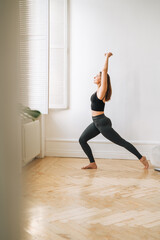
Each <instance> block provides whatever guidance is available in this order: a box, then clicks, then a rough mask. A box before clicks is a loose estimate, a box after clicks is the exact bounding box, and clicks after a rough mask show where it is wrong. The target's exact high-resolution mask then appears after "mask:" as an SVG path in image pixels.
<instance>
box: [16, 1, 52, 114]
mask: <svg viewBox="0 0 160 240" xmlns="http://www.w3.org/2000/svg"><path fill="white" fill-rule="evenodd" d="M19 13H20V14H19V21H20V94H19V96H20V100H19V101H20V103H22V104H23V105H25V106H28V107H30V108H31V109H36V110H39V111H40V112H41V113H42V114H48V104H49V103H48V98H49V97H48V85H49V84H48V82H49V81H48V76H49V74H48V72H49V70H48V69H49V67H48V66H49V64H48V62H49V59H48V56H49V53H48V51H49V48H48V45H49V44H48V43H49V41H48V39H49V38H48V36H49V31H48V29H49V20H48V19H49V0H20V1H19Z"/></svg>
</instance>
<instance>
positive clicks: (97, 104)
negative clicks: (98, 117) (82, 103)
mask: <svg viewBox="0 0 160 240" xmlns="http://www.w3.org/2000/svg"><path fill="white" fill-rule="evenodd" d="M90 100H91V109H92V110H94V111H104V107H105V103H104V102H103V101H102V100H100V99H99V98H98V97H97V91H96V92H95V93H93V94H92V96H91V98H90Z"/></svg>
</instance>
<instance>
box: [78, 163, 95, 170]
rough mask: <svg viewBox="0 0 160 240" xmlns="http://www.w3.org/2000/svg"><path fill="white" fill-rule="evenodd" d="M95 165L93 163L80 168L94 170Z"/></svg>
mask: <svg viewBox="0 0 160 240" xmlns="http://www.w3.org/2000/svg"><path fill="white" fill-rule="evenodd" d="M96 168H97V164H96V163H95V162H92V163H90V164H89V165H87V166H85V167H82V168H81V169H96Z"/></svg>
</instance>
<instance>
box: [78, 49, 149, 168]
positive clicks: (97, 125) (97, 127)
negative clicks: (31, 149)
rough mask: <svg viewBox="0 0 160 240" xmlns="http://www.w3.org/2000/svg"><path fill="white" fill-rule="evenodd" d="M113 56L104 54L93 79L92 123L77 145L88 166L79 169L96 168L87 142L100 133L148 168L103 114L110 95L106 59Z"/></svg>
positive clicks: (140, 156) (135, 150)
mask: <svg viewBox="0 0 160 240" xmlns="http://www.w3.org/2000/svg"><path fill="white" fill-rule="evenodd" d="M112 55H113V54H112V53H111V52H109V53H105V57H106V59H105V65H104V68H103V70H102V72H100V73H99V74H98V75H97V76H96V77H94V83H95V84H97V87H98V88H97V91H96V92H95V93H94V94H93V95H92V96H91V109H92V120H93V122H92V123H91V124H90V125H89V126H88V127H87V128H86V129H85V130H84V132H83V133H82V134H81V136H80V138H79V143H80V145H81V147H82V149H83V150H84V152H85V153H86V155H87V156H88V158H89V161H90V164H89V165H87V166H85V167H82V168H81V169H95V168H97V165H96V162H95V160H94V157H93V154H92V150H91V148H90V146H89V145H88V143H87V141H88V140H90V139H91V138H94V137H95V136H97V135H98V134H99V133H101V134H102V135H103V136H104V137H105V138H107V139H109V140H110V141H111V142H113V143H115V144H118V145H120V146H122V147H124V148H126V149H127V150H128V151H130V152H131V153H133V154H134V155H135V156H136V157H137V158H138V159H139V160H140V161H141V163H142V164H143V165H144V166H145V167H144V168H145V169H147V168H148V167H149V164H148V161H147V159H146V157H145V156H142V155H141V154H140V153H139V152H138V150H137V149H136V148H135V147H134V146H133V145H132V144H131V143H129V142H127V141H126V140H125V139H123V138H122V137H121V136H120V135H119V134H118V133H117V132H116V131H115V130H114V129H113V128H112V122H111V120H110V118H108V117H106V116H105V114H104V106H105V102H107V101H109V100H110V98H111V95H112V88H111V82H110V76H109V74H108V73H107V72H108V59H109V58H110V57H111V56H112Z"/></svg>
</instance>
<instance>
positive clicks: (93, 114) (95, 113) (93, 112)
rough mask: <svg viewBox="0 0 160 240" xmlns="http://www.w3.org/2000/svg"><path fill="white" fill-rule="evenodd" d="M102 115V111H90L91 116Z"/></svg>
mask: <svg viewBox="0 0 160 240" xmlns="http://www.w3.org/2000/svg"><path fill="white" fill-rule="evenodd" d="M103 113H104V111H103V112H99V111H93V110H92V116H98V115H101V114H103Z"/></svg>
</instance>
